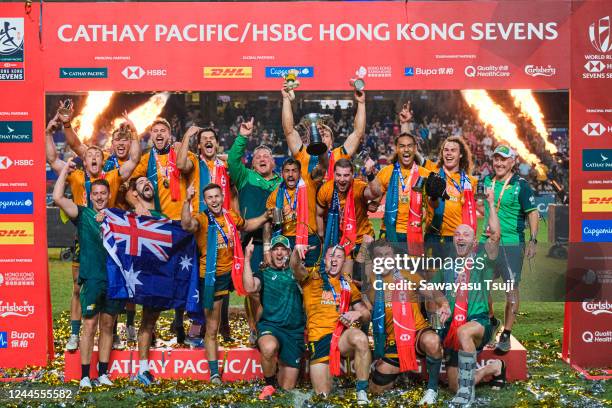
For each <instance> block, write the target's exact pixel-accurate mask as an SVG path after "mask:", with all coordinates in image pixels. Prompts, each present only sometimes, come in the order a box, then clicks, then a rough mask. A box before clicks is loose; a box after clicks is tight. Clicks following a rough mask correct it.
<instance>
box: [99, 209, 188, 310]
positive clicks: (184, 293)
mask: <svg viewBox="0 0 612 408" xmlns="http://www.w3.org/2000/svg"><path fill="white" fill-rule="evenodd" d="M103 214H104V215H105V218H104V221H103V222H102V226H101V228H102V240H103V243H104V247H105V249H106V251H107V253H108V256H107V259H106V271H107V276H108V289H107V296H108V297H109V298H110V299H126V300H128V301H130V302H132V303H136V304H139V305H143V306H148V307H154V308H160V309H175V308H185V307H186V305H187V303H188V301H189V299H190V298H194V296H195V297H198V294H197V292H196V291H197V289H198V287H197V285H193V282H194V280H195V281H196V282H197V281H198V278H199V271H198V269H199V262H198V256H197V245H196V242H195V238H194V236H193V234H191V233H190V232H187V231H185V230H183V229H182V228H181V224H180V222H178V221H172V220H170V219H168V218H158V217H149V216H142V215H136V214H135V213H133V212H126V211H123V210H119V209H116V208H110V209H105V210H104V211H103Z"/></svg>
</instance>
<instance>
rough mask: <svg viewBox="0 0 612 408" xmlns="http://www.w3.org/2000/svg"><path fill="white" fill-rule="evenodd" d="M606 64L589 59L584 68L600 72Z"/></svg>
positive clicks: (592, 71)
mask: <svg viewBox="0 0 612 408" xmlns="http://www.w3.org/2000/svg"><path fill="white" fill-rule="evenodd" d="M605 67H606V64H604V63H603V62H601V61H589V62H587V63H586V64H584V68H585V69H586V70H587V71H589V72H591V73H598V72H601V71H603V70H604V68H605Z"/></svg>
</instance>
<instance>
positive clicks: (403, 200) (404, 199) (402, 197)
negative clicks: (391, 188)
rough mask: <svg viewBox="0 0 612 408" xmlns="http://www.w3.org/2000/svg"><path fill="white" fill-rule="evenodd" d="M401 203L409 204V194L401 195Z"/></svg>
mask: <svg viewBox="0 0 612 408" xmlns="http://www.w3.org/2000/svg"><path fill="white" fill-rule="evenodd" d="M400 203H402V204H408V196H407V195H402V196H400Z"/></svg>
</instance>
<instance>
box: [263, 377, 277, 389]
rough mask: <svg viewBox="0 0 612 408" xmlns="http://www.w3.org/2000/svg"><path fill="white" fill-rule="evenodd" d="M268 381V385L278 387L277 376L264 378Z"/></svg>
mask: <svg viewBox="0 0 612 408" xmlns="http://www.w3.org/2000/svg"><path fill="white" fill-rule="evenodd" d="M264 378H265V380H266V385H271V386H273V387H276V376H275V375H272V376H270V377H264Z"/></svg>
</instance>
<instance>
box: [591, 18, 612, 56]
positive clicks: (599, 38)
mask: <svg viewBox="0 0 612 408" xmlns="http://www.w3.org/2000/svg"><path fill="white" fill-rule="evenodd" d="M589 39H590V40H591V44H592V45H593V47H594V48H595V49H596V50H597V51H599V52H608V51H612V43H611V42H610V16H606V17H603V18H600V19H599V21H598V22H596V23H592V24H591V25H590V26H589Z"/></svg>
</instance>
